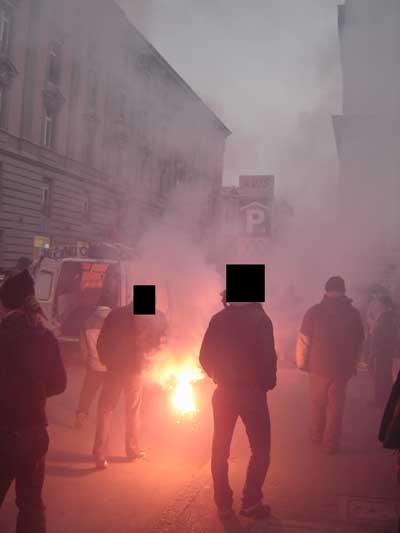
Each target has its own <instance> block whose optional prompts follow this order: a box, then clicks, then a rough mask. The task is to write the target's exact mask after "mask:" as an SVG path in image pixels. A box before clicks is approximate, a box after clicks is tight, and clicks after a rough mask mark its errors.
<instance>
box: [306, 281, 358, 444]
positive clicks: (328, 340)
mask: <svg viewBox="0 0 400 533" xmlns="http://www.w3.org/2000/svg"><path fill="white" fill-rule="evenodd" d="M325 290H326V294H325V296H324V298H323V300H322V302H321V303H319V304H317V305H314V306H313V307H311V309H309V310H308V311H307V313H306V314H305V316H304V319H303V323H302V326H301V329H300V334H299V338H298V342H297V352H296V356H297V366H298V368H299V369H301V370H305V371H308V372H309V376H310V381H309V383H310V399H311V412H310V437H311V440H312V441H313V442H315V443H317V444H318V443H321V442H323V444H324V448H325V450H326V451H327V453H329V454H333V453H336V452H337V451H338V450H339V447H340V436H341V427H342V420H343V411H344V404H345V396H346V388H347V384H348V382H349V380H350V378H351V377H352V376H353V375H355V373H356V371H357V365H358V361H359V357H360V354H361V348H362V343H363V340H364V330H363V325H362V319H361V315H360V313H359V312H358V310H357V309H356V308H355V307H353V305H352V303H351V300H350V299H349V298H347V296H346V294H345V292H346V288H345V283H344V280H343V279H342V278H341V277H339V276H335V277H332V278H330V279H329V280H328V281H327V283H326V285H325Z"/></svg>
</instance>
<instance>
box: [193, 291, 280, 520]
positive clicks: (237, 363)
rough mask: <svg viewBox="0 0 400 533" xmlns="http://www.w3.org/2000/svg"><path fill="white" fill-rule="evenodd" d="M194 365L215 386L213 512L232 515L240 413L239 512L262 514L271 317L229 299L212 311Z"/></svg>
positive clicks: (272, 355) (272, 374) (271, 379)
mask: <svg viewBox="0 0 400 533" xmlns="http://www.w3.org/2000/svg"><path fill="white" fill-rule="evenodd" d="M223 302H224V300H223ZM200 364H201V366H202V367H203V369H204V370H205V372H206V373H207V375H208V376H209V377H211V378H212V379H213V380H214V382H215V383H216V385H217V388H216V390H215V392H214V395H213V400H212V404H213V412H214V436H213V443H212V459H211V470H212V476H213V481H214V498H215V503H216V505H217V508H218V512H219V515H220V517H221V518H227V517H229V516H230V515H231V514H233V511H232V504H233V492H232V489H231V487H230V485H229V479H228V459H229V453H230V445H231V441H232V436H233V431H234V428H235V424H236V421H237V419H238V418H239V417H240V418H241V419H242V421H243V423H244V425H245V427H246V431H247V435H248V438H249V442H250V447H251V452H252V456H251V459H250V463H249V466H248V470H247V479H246V484H245V487H244V491H243V498H242V510H241V514H242V515H244V516H251V517H255V518H265V517H267V516H268V515H269V513H270V509H269V507H268V506H267V505H264V504H263V503H262V499H263V494H262V486H263V483H264V480H265V477H266V474H267V470H268V466H269V463H270V441H271V430H270V418H269V411H268V405H267V396H266V392H267V391H269V390H271V389H273V388H274V387H275V385H276V364H277V357H276V352H275V343H274V334H273V326H272V322H271V320H270V319H269V317H268V316H267V315H266V313H265V312H264V309H263V307H262V305H261V304H259V303H248V304H233V303H231V304H229V305H227V307H226V308H225V309H223V310H222V311H220V312H219V313H217V314H216V315H214V316H213V317H212V319H211V321H210V324H209V326H208V329H207V331H206V333H205V336H204V339H203V342H202V345H201V349H200Z"/></svg>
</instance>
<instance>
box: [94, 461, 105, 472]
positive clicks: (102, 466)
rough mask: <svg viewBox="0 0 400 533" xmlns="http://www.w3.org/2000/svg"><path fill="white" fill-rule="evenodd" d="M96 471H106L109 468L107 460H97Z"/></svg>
mask: <svg viewBox="0 0 400 533" xmlns="http://www.w3.org/2000/svg"><path fill="white" fill-rule="evenodd" d="M95 461H96V470H105V469H106V468H107V467H108V462H107V459H96V460H95Z"/></svg>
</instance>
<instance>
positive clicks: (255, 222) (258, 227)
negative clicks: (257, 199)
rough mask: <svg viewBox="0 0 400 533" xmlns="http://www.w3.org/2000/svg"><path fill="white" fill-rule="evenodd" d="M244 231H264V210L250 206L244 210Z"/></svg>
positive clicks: (258, 232)
mask: <svg viewBox="0 0 400 533" xmlns="http://www.w3.org/2000/svg"><path fill="white" fill-rule="evenodd" d="M246 233H247V234H249V235H252V234H254V233H256V234H258V235H259V234H260V233H265V210H264V209H260V208H256V207H252V208H249V209H247V210H246Z"/></svg>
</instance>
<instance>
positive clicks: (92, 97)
mask: <svg viewBox="0 0 400 533" xmlns="http://www.w3.org/2000/svg"><path fill="white" fill-rule="evenodd" d="M96 109H97V79H96V77H95V75H94V74H91V75H90V78H89V89H88V110H89V112H91V113H95V112H96Z"/></svg>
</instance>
